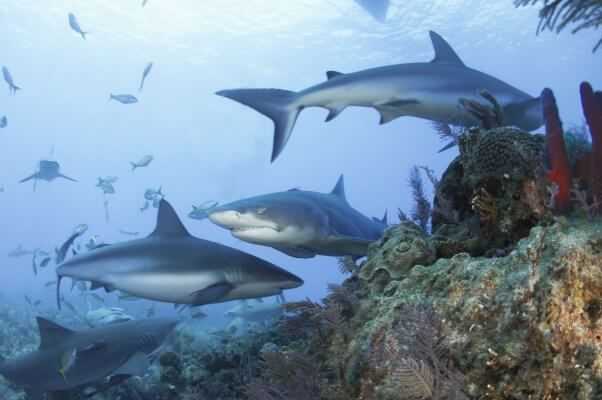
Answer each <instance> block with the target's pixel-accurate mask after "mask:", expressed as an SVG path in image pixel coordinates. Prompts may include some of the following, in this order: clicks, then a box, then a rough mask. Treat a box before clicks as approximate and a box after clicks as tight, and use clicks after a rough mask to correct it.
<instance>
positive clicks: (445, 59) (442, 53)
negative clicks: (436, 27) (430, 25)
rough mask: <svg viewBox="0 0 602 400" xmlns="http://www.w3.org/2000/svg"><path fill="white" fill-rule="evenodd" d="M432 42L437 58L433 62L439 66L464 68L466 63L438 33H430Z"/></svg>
mask: <svg viewBox="0 0 602 400" xmlns="http://www.w3.org/2000/svg"><path fill="white" fill-rule="evenodd" d="M429 35H430V36H431V42H432V43H433V48H434V49H435V58H433V60H432V61H431V62H433V63H439V64H454V65H460V66H462V67H464V66H465V65H464V63H463V62H462V60H461V59H460V57H458V55H457V54H456V52H455V51H454V49H452V47H451V46H450V45H449V43H447V42H446V41H445V39H443V38H442V37H441V35H439V34H438V33H437V32H433V31H429Z"/></svg>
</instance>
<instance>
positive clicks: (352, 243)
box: [327, 235, 373, 257]
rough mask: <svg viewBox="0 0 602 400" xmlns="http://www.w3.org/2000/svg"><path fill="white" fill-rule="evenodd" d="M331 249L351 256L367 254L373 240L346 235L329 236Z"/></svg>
mask: <svg viewBox="0 0 602 400" xmlns="http://www.w3.org/2000/svg"><path fill="white" fill-rule="evenodd" d="M327 241H328V247H329V250H330V251H332V252H334V253H340V254H345V255H350V256H362V257H363V256H365V255H366V254H368V246H370V245H371V244H372V243H373V241H371V240H368V239H362V238H356V237H351V236H344V235H336V236H335V235H332V236H328V238H327Z"/></svg>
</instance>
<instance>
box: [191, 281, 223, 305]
mask: <svg viewBox="0 0 602 400" xmlns="http://www.w3.org/2000/svg"><path fill="white" fill-rule="evenodd" d="M230 290H232V285H231V284H229V283H225V282H221V283H216V284H214V285H210V286H207V287H206V288H205V289H203V290H199V291H198V292H194V293H193V294H194V295H195V296H194V299H193V300H192V303H190V304H191V305H192V306H195V307H196V306H202V305H204V304H211V303H215V302H216V301H217V300H219V299H221V298H222V297H223V296H224V295H225V294H227V293H228V292H229V291H230Z"/></svg>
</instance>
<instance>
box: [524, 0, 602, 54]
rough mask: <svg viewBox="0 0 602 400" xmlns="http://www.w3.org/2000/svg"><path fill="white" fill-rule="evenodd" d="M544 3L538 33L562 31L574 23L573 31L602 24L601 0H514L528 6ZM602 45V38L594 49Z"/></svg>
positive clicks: (595, 27)
mask: <svg viewBox="0 0 602 400" xmlns="http://www.w3.org/2000/svg"><path fill="white" fill-rule="evenodd" d="M536 3H543V6H542V8H541V10H540V11H539V18H540V20H539V25H538V26H537V33H538V34H539V32H541V31H544V30H550V31H555V32H556V33H558V32H561V31H562V30H564V28H566V27H567V26H569V25H571V24H574V25H575V27H574V28H573V30H572V33H576V32H579V31H580V30H582V29H587V28H594V29H597V28H598V27H599V26H600V25H602V2H600V1H599V0H514V5H515V6H517V7H519V6H528V5H533V4H536ZM600 46H602V39H600V40H599V41H598V43H597V44H596V46H595V47H594V49H593V51H596V50H598V48H599V47H600Z"/></svg>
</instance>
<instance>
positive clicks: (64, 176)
mask: <svg viewBox="0 0 602 400" xmlns="http://www.w3.org/2000/svg"><path fill="white" fill-rule="evenodd" d="M59 178H63V179H67V180H68V181H71V182H77V181H76V180H75V179H73V178H69V177H68V176H67V175H63V174H59Z"/></svg>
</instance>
